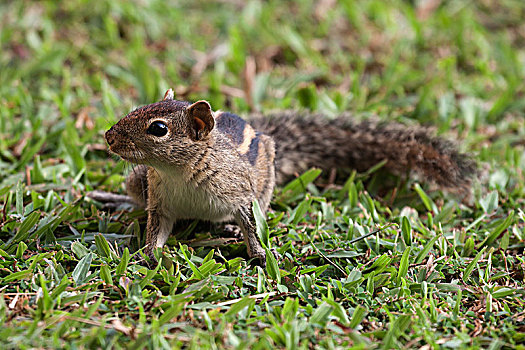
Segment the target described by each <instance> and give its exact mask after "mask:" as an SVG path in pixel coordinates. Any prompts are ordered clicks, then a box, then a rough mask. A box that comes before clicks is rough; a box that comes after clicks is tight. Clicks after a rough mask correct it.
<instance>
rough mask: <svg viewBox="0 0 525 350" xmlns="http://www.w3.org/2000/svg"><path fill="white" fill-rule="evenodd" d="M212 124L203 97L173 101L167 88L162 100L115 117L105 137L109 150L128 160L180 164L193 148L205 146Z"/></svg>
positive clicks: (210, 113) (208, 108)
mask: <svg viewBox="0 0 525 350" xmlns="http://www.w3.org/2000/svg"><path fill="white" fill-rule="evenodd" d="M214 126H215V119H214V112H213V110H212V109H211V106H210V104H209V103H208V102H207V101H204V100H202V101H197V102H195V103H193V104H190V103H189V102H186V101H177V100H175V99H174V98H173V90H171V89H170V90H168V91H167V92H166V94H165V96H164V99H163V100H162V101H160V102H157V103H153V104H149V105H146V106H143V107H140V108H137V109H135V110H134V111H132V112H131V113H129V114H128V115H126V116H125V117H124V118H122V119H121V120H119V121H118V122H117V123H116V124H115V125H113V126H112V127H111V128H110V129H109V130H108V131H107V132H106V135H105V137H106V141H107V143H108V145H109V149H110V151H111V152H113V153H115V154H117V155H119V156H120V157H122V158H123V159H124V160H127V161H130V162H132V163H138V164H147V165H151V166H156V165H159V166H163V165H167V164H173V165H184V164H187V163H188V161H189V160H190V159H191V156H192V154H195V153H197V152H196V149H197V148H201V147H206V146H207V142H209V138H210V137H211V133H212V131H213V129H214ZM194 150H195V151H194Z"/></svg>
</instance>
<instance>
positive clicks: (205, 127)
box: [186, 100, 215, 140]
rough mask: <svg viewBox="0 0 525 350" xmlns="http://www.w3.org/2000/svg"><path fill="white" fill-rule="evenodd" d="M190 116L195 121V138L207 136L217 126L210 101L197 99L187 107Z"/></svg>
mask: <svg viewBox="0 0 525 350" xmlns="http://www.w3.org/2000/svg"><path fill="white" fill-rule="evenodd" d="M186 110H187V112H188V116H189V117H190V119H191V122H192V123H193V129H194V130H195V139H196V140H200V139H203V138H205V137H206V136H207V135H208V134H209V133H210V131H212V129H213V127H214V126H215V120H214V119H213V111H212V110H211V106H210V104H209V103H208V101H204V100H201V101H197V102H195V103H194V104H192V105H191V106H189V107H188V108H187V109H186Z"/></svg>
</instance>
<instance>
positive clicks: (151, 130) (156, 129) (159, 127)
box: [146, 121, 168, 137]
mask: <svg viewBox="0 0 525 350" xmlns="http://www.w3.org/2000/svg"><path fill="white" fill-rule="evenodd" d="M146 132H147V133H148V134H151V135H153V136H159V137H160V136H164V135H166V134H167V133H168V126H167V125H166V124H164V123H163V122H159V121H157V122H153V123H151V125H150V126H149V127H148V130H147V131H146Z"/></svg>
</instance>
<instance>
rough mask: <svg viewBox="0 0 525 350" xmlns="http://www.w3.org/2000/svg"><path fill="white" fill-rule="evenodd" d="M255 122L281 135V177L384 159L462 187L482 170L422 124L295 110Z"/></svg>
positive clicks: (400, 170)
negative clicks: (336, 116)
mask: <svg viewBox="0 0 525 350" xmlns="http://www.w3.org/2000/svg"><path fill="white" fill-rule="evenodd" d="M252 124H253V125H254V127H255V128H256V129H257V130H260V131H263V132H265V133H266V134H268V135H271V136H272V137H273V138H274V139H275V144H276V171H277V174H276V175H277V182H278V183H282V182H284V181H287V180H289V179H290V178H292V177H293V176H294V175H295V174H297V173H301V172H303V171H306V170H307V169H309V168H311V167H319V168H322V169H333V168H352V169H356V170H358V171H364V170H367V169H369V168H370V167H372V166H374V165H376V164H378V163H379V162H381V161H383V160H386V163H385V165H384V167H385V168H386V169H388V170H389V171H390V172H392V173H394V174H398V175H403V174H406V173H408V172H409V171H414V172H416V173H417V174H418V175H419V176H420V177H421V178H422V179H423V180H425V181H433V182H435V183H437V184H438V185H440V186H441V187H444V188H449V189H456V190H465V189H467V188H468V187H469V186H470V182H471V180H472V177H473V176H474V175H475V173H476V164H475V162H474V160H473V159H472V158H470V157H469V156H468V155H466V154H462V153H459V151H458V149H457V147H456V146H455V145H454V144H453V143H452V142H450V141H447V140H444V139H442V138H440V137H436V136H433V135H432V133H431V131H430V130H429V129H428V128H425V127H421V126H406V125H403V124H401V123H397V122H381V121H378V120H375V119H371V120H364V121H361V122H356V121H355V120H354V121H353V120H352V118H351V116H350V115H349V114H344V115H341V116H340V117H338V118H336V119H331V120H328V119H327V118H326V117H323V116H321V115H307V116H304V115H298V114H297V113H293V112H285V113H278V114H275V115H270V116H267V117H265V118H256V119H254V120H253V121H252Z"/></svg>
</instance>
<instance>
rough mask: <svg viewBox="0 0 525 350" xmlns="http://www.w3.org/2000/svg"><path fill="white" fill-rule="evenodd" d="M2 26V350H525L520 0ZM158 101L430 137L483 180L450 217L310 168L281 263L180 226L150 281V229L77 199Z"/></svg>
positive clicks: (288, 217) (102, 8)
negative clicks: (455, 145) (474, 166)
mask: <svg viewBox="0 0 525 350" xmlns="http://www.w3.org/2000/svg"><path fill="white" fill-rule="evenodd" d="M0 19H1V21H0V23H1V24H0V45H1V52H0V134H1V138H0V240H1V241H0V243H1V246H0V248H1V250H0V295H1V298H0V321H1V322H2V324H3V325H4V326H3V327H2V329H1V330H0V343H1V344H2V348H5V349H9V348H80V349H82V348H116V349H118V348H178V347H185V348H198V349H201V348H204V349H205V348H222V347H228V348H244V347H251V348H256V349H257V348H269V347H277V348H290V349H294V348H352V347H353V348H359V349H361V348H387V349H388V348H415V347H418V348H419V347H423V348H428V347H431V348H438V347H443V348H480V347H483V348H490V349H499V348H518V349H519V348H521V349H522V348H523V345H520V344H522V343H523V342H524V341H525V305H524V304H525V303H524V301H523V300H524V296H525V292H524V288H523V287H524V266H525V259H524V257H523V251H524V249H523V248H524V246H525V228H524V227H525V214H524V209H523V208H524V207H525V206H524V199H523V198H524V197H525V179H524V175H523V172H524V170H525V152H524V145H525V143H524V142H523V140H524V138H525V122H524V118H523V117H524V113H523V111H524V107H525V99H524V98H523V97H524V92H525V86H524V83H523V82H524V81H525V80H524V78H525V71H524V67H525V50H524V49H523V47H524V43H525V31H524V26H523V23H524V20H525V5H524V3H523V2H522V1H519V0H505V1H499V2H492V1H472V2H469V1H434V0H431V1H422V2H418V1H414V2H412V1H400V0H394V1H389V2H385V1H380V0H359V1H330V0H327V1H320V2H315V1H298V2H281V1H266V2H261V1H249V2H246V3H244V2H241V1H222V2H216V3H208V2H205V1H181V2H169V1H157V0H152V1H131V2H128V1H114V0H103V1H97V2H91V1H83V0H71V1H62V2H58V1H57V2H55V1H40V2H31V1H4V2H2V3H1V4H0ZM168 87H173V88H174V89H175V91H176V96H177V97H178V98H181V99H188V100H197V99H207V100H209V101H210V102H211V104H212V106H213V107H214V108H215V109H223V110H231V111H234V112H236V113H239V114H241V115H246V114H247V113H249V112H250V111H270V110H282V109H290V108H291V109H298V110H301V109H309V110H313V111H316V112H323V113H325V114H326V115H327V117H331V116H333V115H336V114H337V113H339V112H341V111H346V110H350V111H352V112H354V113H355V114H356V116H358V117H367V116H369V115H372V114H374V115H378V116H379V117H381V118H384V119H394V120H400V121H403V122H405V123H408V124H412V123H422V124H427V125H433V126H435V127H436V129H437V132H439V133H444V134H445V135H447V136H448V137H452V138H458V139H460V140H461V144H462V149H463V150H464V151H468V152H471V153H472V154H474V156H475V157H476V159H477V161H478V163H479V165H480V170H481V171H480V179H479V180H478V181H477V182H476V183H475V185H474V188H473V191H472V196H471V198H466V199H464V200H461V198H457V197H455V196H454V195H452V194H449V193H443V192H441V191H439V190H436V189H435V188H432V187H431V186H428V184H424V183H422V184H421V185H420V184H418V183H417V182H416V181H415V180H408V181H404V180H400V179H396V178H392V176H389V175H385V174H383V173H380V172H379V171H370V172H368V173H365V174H355V173H354V174H353V175H352V176H351V177H350V178H348V179H347V180H346V181H345V182H343V184H344V185H339V186H333V185H332V186H326V182H323V181H322V180H318V181H314V179H315V177H316V175H317V174H316V172H315V170H313V171H310V172H307V173H306V174H304V175H303V180H304V182H306V183H308V185H307V186H306V189H305V187H304V186H298V185H297V184H298V183H297V182H295V183H291V184H289V185H287V186H286V187H284V188H281V189H277V190H276V192H275V196H274V201H273V202H272V208H273V210H272V211H271V212H270V213H269V214H268V220H267V226H266V225H264V221H261V220H260V221H259V224H260V228H261V230H262V232H263V233H264V234H265V235H268V245H270V246H271V247H274V248H276V249H277V250H278V251H279V253H280V254H281V255H282V256H283V260H282V261H279V262H276V261H270V264H269V265H268V268H267V269H266V270H263V269H261V268H259V267H253V266H252V265H250V264H249V261H247V257H246V252H245V248H244V246H243V245H242V243H241V242H238V241H236V240H234V239H231V238H228V237H221V235H220V232H221V228H220V227H219V228H217V227H215V226H212V225H210V224H206V223H192V222H189V223H181V227H179V228H178V230H179V232H181V234H180V235H178V236H177V237H173V238H171V239H170V241H169V243H170V244H169V245H170V248H169V253H168V256H169V258H168V259H165V261H164V265H162V266H161V265H159V266H157V267H156V268H154V269H148V268H145V267H143V266H140V265H137V264H136V263H135V262H134V260H133V255H134V254H135V252H136V251H137V249H138V247H139V242H140V241H141V239H143V237H142V232H143V230H144V225H145V218H146V217H145V213H144V212H143V211H136V210H135V211H133V210H131V211H130V210H121V211H113V212H108V211H106V210H103V209H101V208H100V207H98V206H97V204H96V203H94V202H90V201H89V200H87V199H86V198H85V197H84V195H85V194H86V192H87V191H89V190H92V189H102V190H107V191H113V192H123V191H124V185H123V181H124V176H125V171H126V169H127V166H126V165H125V164H123V163H122V162H120V161H117V160H115V159H113V158H110V157H108V155H107V153H106V147H105V144H104V141H103V133H104V131H105V130H106V129H107V128H109V126H110V125H111V124H112V123H114V122H115V121H117V120H118V119H119V118H120V117H121V116H123V115H125V114H126V113H127V112H128V111H130V110H131V109H132V108H134V107H136V106H138V105H141V104H145V103H151V102H154V101H157V100H159V99H160V98H161V97H162V96H163V93H164V91H165V90H166V89H167V88H168ZM385 181H388V182H392V183H394V184H395V185H394V187H393V188H390V189H389V190H388V191H384V189H382V188H381V187H382V186H381V183H384V182H385ZM128 209H130V208H128ZM392 224H395V225H392ZM389 225H391V226H389ZM377 229H381V230H379V231H378V232H376V233H375V234H373V235H371V236H369V237H367V238H364V239H358V238H359V237H361V236H363V235H365V234H367V233H369V232H371V231H374V230H377Z"/></svg>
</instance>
